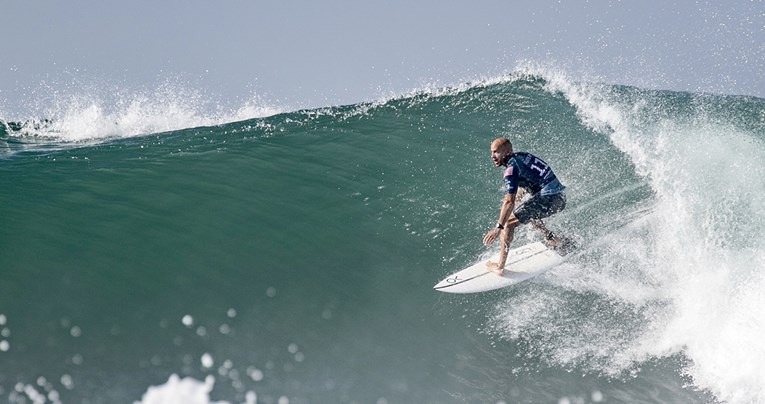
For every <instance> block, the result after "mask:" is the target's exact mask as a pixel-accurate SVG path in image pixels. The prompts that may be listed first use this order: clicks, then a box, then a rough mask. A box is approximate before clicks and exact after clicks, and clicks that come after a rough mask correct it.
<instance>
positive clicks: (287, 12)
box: [0, 0, 765, 119]
mask: <svg viewBox="0 0 765 404" xmlns="http://www.w3.org/2000/svg"><path fill="white" fill-rule="evenodd" d="M3 17H4V18H3V21H2V23H0V41H1V42H0V43H2V49H3V57H2V62H0V118H3V114H5V115H23V114H25V113H27V111H28V110H30V109H34V108H35V107H39V106H40V105H41V104H45V103H46V102H52V101H51V99H52V98H53V97H54V96H60V95H61V94H66V93H69V92H80V93H81V92H87V91H102V92H103V91H110V92H131V91H145V90H146V89H152V88H158V87H161V86H163V85H167V83H173V85H174V86H177V87H181V88H185V89H186V90H192V91H197V92H202V93H203V94H205V96H206V97H210V98H211V99H214V100H217V101H216V102H223V103H226V102H231V103H233V104H236V103H238V102H241V101H242V100H248V99H252V97H257V98H258V99H262V100H265V101H267V102H269V103H273V104H280V105H288V106H292V107H295V108H299V107H319V106H328V105H338V104H351V103H355V102H360V101H371V100H375V99H379V98H381V97H385V96H391V95H396V94H405V93H408V92H410V91H413V90H418V89H423V88H430V87H446V86H452V85H458V84H461V83H464V82H468V81H475V80H479V79H481V78H487V77H495V76H498V75H500V74H505V73H509V72H512V71H514V70H516V69H518V68H519V66H523V65H526V64H528V63H531V64H535V65H543V66H547V67H549V68H551V69H553V70H557V71H560V72H563V73H565V74H566V75H567V76H569V77H572V78H573V79H581V80H596V81H605V82H608V83H614V84H629V85H637V86H641V87H648V88H657V89H671V90H681V91H703V92H715V93H725V94H742V95H752V96H758V97H765V0H726V1H689V0H680V1H672V2H660V1H637V0H636V1H617V0H610V1H609V0H597V1H549V0H541V1H535V2H529V1H514V0H471V1H453V0H442V1H435V0H421V1H418V0H386V1H377V2H369V1H363V0H354V1H351V0H312V1H294V0H293V1H290V0H282V1H276V0H273V1H266V0H222V1H209V0H208V1H200V0H183V1H182V0H162V1H156V0H153V1H148V0H131V1H121V2H117V1H103V0H101V1H96V0H67V1H63V0H34V1H29V0H3ZM94 89H99V90H94ZM6 119H7V118H6Z"/></svg>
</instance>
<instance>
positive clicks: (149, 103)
mask: <svg viewBox="0 0 765 404" xmlns="http://www.w3.org/2000/svg"><path fill="white" fill-rule="evenodd" d="M213 99H214V97H210V96H206V95H204V94H202V93H200V92H198V91H193V90H188V89H186V88H184V87H183V86H182V85H180V84H175V83H172V84H171V83H165V84H163V85H161V86H159V87H158V88H156V89H153V90H143V91H135V92H126V91H123V90H121V89H112V90H109V89H104V88H96V89H94V88H88V89H82V90H79V91H75V92H73V93H72V94H67V95H60V94H59V93H58V92H57V91H54V92H53V96H52V98H51V99H49V100H38V101H37V103H36V105H35V106H34V107H33V108H31V109H32V111H31V112H29V113H30V114H32V116H29V117H26V118H19V117H16V118H15V119H11V118H10V117H3V118H4V119H6V120H8V121H17V122H21V123H24V127H23V130H22V131H20V134H21V136H23V137H26V138H28V139H29V138H32V139H38V140H40V139H50V140H53V141H58V142H62V141H63V142H84V141H99V140H102V139H114V138H125V137H133V136H141V135H146V134H152V133H160V132H167V131H174V130H180V129H186V128H194V127H201V126H213V125H219V124H224V123H228V122H237V121H243V120H247V119H252V118H261V117H266V116H271V115H275V114H278V113H281V112H283V111H284V108H281V107H276V106H273V105H270V104H269V103H267V102H265V101H263V100H262V99H261V98H260V97H258V96H255V95H254V96H253V97H252V98H251V99H249V100H245V101H242V102H240V104H239V105H238V106H233V107H231V106H229V107H223V106H221V105H220V103H219V102H216V101H213ZM228 104H230V103H228Z"/></svg>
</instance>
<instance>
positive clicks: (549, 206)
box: [513, 192, 566, 224]
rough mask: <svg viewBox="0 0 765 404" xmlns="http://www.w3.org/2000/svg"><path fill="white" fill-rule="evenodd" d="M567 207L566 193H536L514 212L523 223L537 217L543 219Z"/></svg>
mask: <svg viewBox="0 0 765 404" xmlns="http://www.w3.org/2000/svg"><path fill="white" fill-rule="evenodd" d="M565 208H566V194H565V193H563V192H560V193H557V194H555V195H541V194H536V195H534V196H532V197H531V198H530V199H529V200H528V201H526V202H524V203H523V204H522V205H521V206H519V207H518V208H517V209H515V211H514V212H513V213H514V214H515V217H516V219H518V221H519V222H520V223H521V224H526V223H528V222H530V221H532V220H535V219H543V218H546V217H548V216H550V215H552V214H555V213H558V212H560V211H562V210H563V209H565Z"/></svg>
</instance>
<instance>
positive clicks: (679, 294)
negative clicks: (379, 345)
mask: <svg viewBox="0 0 765 404" xmlns="http://www.w3.org/2000/svg"><path fill="white" fill-rule="evenodd" d="M536 73H537V74H540V75H543V76H544V77H545V78H546V79H547V83H548V90H549V91H550V92H554V93H562V94H563V95H564V96H565V97H566V98H567V99H568V100H569V101H570V102H571V104H572V105H574V106H575V107H576V108H577V111H578V114H579V116H580V119H581V121H582V122H583V123H584V124H586V125H587V126H589V127H590V128H592V129H593V130H595V131H596V132H599V133H602V134H603V135H604V136H607V137H608V138H609V140H610V142H611V143H612V144H613V145H614V146H615V147H617V148H618V149H619V150H620V151H622V152H623V153H624V154H625V155H626V156H628V157H629V159H630V160H631V162H632V163H633V165H634V167H635V170H636V172H637V173H638V174H639V175H641V176H643V177H644V178H645V179H646V181H647V182H648V183H649V184H650V186H651V188H652V189H653V191H654V193H655V200H654V201H653V202H652V203H653V204H654V206H653V208H652V213H651V214H650V216H648V217H647V218H646V220H644V221H643V222H641V223H638V224H636V225H635V226H632V227H631V228H627V229H623V230H622V231H621V232H620V233H618V234H617V233H614V234H611V235H609V239H608V241H607V242H605V243H603V245H601V246H599V247H593V252H592V254H591V257H590V259H589V260H587V261H583V262H581V263H577V264H568V266H567V267H566V268H565V269H566V270H565V271H564V270H561V271H560V273H561V275H560V276H556V277H550V278H555V279H551V280H550V282H557V283H558V285H559V286H561V287H563V288H566V289H570V290H572V291H575V292H577V293H580V294H581V293H582V292H587V291H590V292H595V293H596V294H597V295H598V296H600V299H602V300H603V301H606V302H610V306H609V307H606V308H603V311H601V312H600V313H595V315H594V318H587V319H580V320H581V321H580V322H579V323H578V324H576V325H571V324H568V323H562V322H561V321H558V322H557V323H556V321H555V319H551V318H550V316H551V315H550V314H549V313H548V314H546V315H543V316H542V317H544V320H540V315H539V310H540V305H542V306H545V313H547V312H548V311H549V310H551V309H550V308H554V309H552V310H559V311H561V312H565V311H566V310H571V309H570V308H569V307H567V305H570V304H571V302H570V301H569V300H568V299H567V298H566V297H565V296H561V295H560V293H559V292H552V291H540V292H538V295H537V296H535V300H531V301H535V302H536V303H521V307H513V308H503V309H499V310H498V312H497V314H496V316H495V319H496V324H495V327H496V329H497V330H499V331H500V332H502V333H504V334H505V335H506V336H508V337H511V338H517V337H518V336H522V335H524V334H532V335H533V336H534V337H536V338H535V339H533V340H532V341H534V342H531V343H532V344H538V345H537V346H535V348H536V349H537V350H538V351H539V352H541V353H540V355H542V356H544V357H546V358H547V359H549V360H551V361H553V362H556V363H559V364H562V365H564V366H567V365H581V366H584V367H589V368H594V369H596V370H597V371H600V372H603V373H607V374H618V373H622V372H624V371H630V370H633V371H634V370H635V369H636V367H639V366H640V364H641V363H643V362H645V361H647V360H649V359H651V358H657V357H659V358H661V357H667V356H670V355H675V354H678V353H681V354H682V355H684V356H685V357H686V358H687V359H688V362H687V365H685V367H684V369H683V372H685V373H686V374H687V375H688V376H690V378H691V380H692V383H693V385H695V387H697V388H702V389H706V390H708V391H710V392H712V393H713V394H714V395H715V396H716V397H717V398H718V399H720V400H722V401H725V402H733V403H739V402H763V401H765V368H763V367H762V366H761V364H762V363H763V362H765V347H763V345H762V344H761V342H760V341H762V339H763V337H765V320H763V318H765V295H763V293H762V290H765V274H763V271H762V270H763V269H764V268H765V249H764V248H763V245H762V242H761V237H760V235H761V234H763V233H765V218H764V217H763V215H762V212H763V211H765V193H763V192H762V184H763V183H765V168H763V166H762V163H761V162H762V161H765V145H764V144H763V140H762V139H763V136H762V134H757V133H750V132H748V131H747V130H746V129H741V128H740V127H736V126H735V125H733V124H731V123H729V122H726V121H725V119H720V117H719V116H718V117H717V118H713V117H712V114H711V113H709V112H708V110H707V107H708V106H709V105H713V104H714V103H715V102H718V101H719V100H720V98H719V97H716V96H703V95H697V96H695V97H697V98H696V99H695V100H694V102H693V105H692V106H688V107H687V108H683V109H682V111H681V112H678V111H674V112H668V111H667V110H668V108H669V105H668V104H667V103H671V102H675V100H674V99H668V98H672V97H671V96H668V95H667V94H666V93H665V94H664V95H662V94H660V93H655V92H648V91H644V92H641V93H637V94H631V95H630V97H626V96H625V95H624V93H623V91H624V90H623V89H622V90H617V89H615V88H614V87H611V86H600V85H596V84H585V83H576V82H574V81H572V80H570V79H569V78H567V77H565V76H564V75H561V74H553V73H550V72H549V71H541V72H540V71H538V72H536ZM620 91H621V92H620ZM513 303H515V304H518V302H513ZM524 313H526V314H528V315H527V316H524V315H523V314H524ZM534 313H536V314H534ZM510 314H512V316H510ZM569 314H570V313H569ZM540 321H541V323H540ZM534 327H538V329H539V330H536V331H535V330H534ZM540 330H544V331H540Z"/></svg>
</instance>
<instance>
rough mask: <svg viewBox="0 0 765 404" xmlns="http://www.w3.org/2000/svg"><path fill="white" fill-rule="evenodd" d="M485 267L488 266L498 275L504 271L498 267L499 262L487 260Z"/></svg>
mask: <svg viewBox="0 0 765 404" xmlns="http://www.w3.org/2000/svg"><path fill="white" fill-rule="evenodd" d="M486 268H488V269H489V271H491V272H494V273H495V274H497V275H499V276H502V273H503V272H505V268H500V267H499V264H498V263H496V262H491V261H487V262H486Z"/></svg>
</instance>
